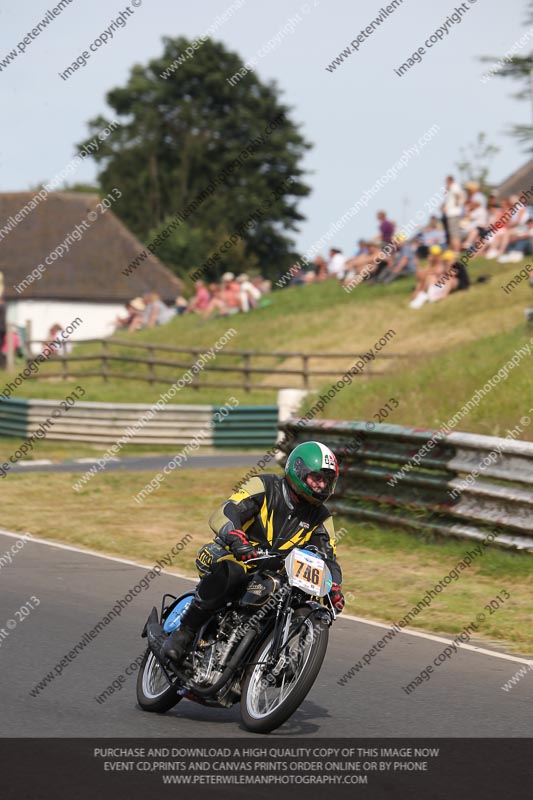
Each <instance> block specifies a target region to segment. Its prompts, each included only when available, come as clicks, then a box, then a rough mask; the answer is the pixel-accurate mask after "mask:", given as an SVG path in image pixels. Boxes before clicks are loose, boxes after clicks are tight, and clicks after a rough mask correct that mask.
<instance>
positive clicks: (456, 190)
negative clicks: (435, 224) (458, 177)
mask: <svg viewBox="0 0 533 800" xmlns="http://www.w3.org/2000/svg"><path fill="white" fill-rule="evenodd" d="M464 203H465V194H464V192H463V190H462V189H461V187H460V186H459V184H458V183H456V182H455V180H454V179H453V176H452V175H448V177H447V178H446V195H445V197H444V203H443V205H442V211H443V214H444V218H445V220H446V232H447V241H448V246H449V247H450V249H451V250H455V252H456V253H458V252H459V251H460V248H461V229H460V226H459V222H460V221H461V216H462V214H463V206H464Z"/></svg>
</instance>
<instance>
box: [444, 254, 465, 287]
mask: <svg viewBox="0 0 533 800" xmlns="http://www.w3.org/2000/svg"><path fill="white" fill-rule="evenodd" d="M442 261H443V264H444V276H443V277H444V278H445V279H446V280H449V281H450V289H449V292H448V294H451V293H452V292H462V291H464V290H465V289H468V288H469V287H470V277H469V275H468V271H467V269H466V267H465V265H464V264H463V262H462V261H459V260H458V259H457V254H456V253H454V251H453V250H446V252H444V253H443V254H442Z"/></svg>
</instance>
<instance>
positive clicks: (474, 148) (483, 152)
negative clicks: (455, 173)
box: [455, 133, 500, 193]
mask: <svg viewBox="0 0 533 800" xmlns="http://www.w3.org/2000/svg"><path fill="white" fill-rule="evenodd" d="M499 150H500V148H499V147H496V146H495V145H493V144H489V143H488V142H487V136H486V134H485V133H478V135H477V138H476V140H475V141H474V142H471V143H470V144H469V145H467V146H466V147H461V151H460V152H461V158H460V160H459V161H457V162H456V165H455V166H456V167H457V169H458V170H459V174H460V177H461V183H466V182H467V181H475V182H476V183H479V187H480V189H481V191H482V192H486V193H488V192H489V191H490V189H491V188H492V187H491V185H490V183H489V180H488V178H489V172H490V167H489V162H490V161H491V160H492V159H493V158H494V156H495V155H496V153H498V152H499Z"/></svg>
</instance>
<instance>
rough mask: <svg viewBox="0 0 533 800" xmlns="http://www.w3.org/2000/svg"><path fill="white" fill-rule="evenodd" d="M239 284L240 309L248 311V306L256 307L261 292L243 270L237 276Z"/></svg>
mask: <svg viewBox="0 0 533 800" xmlns="http://www.w3.org/2000/svg"><path fill="white" fill-rule="evenodd" d="M237 283H238V284H239V300H240V303H241V311H245V312H246V311H249V310H250V308H257V304H258V302H259V298H260V297H261V292H260V291H259V289H258V288H257V286H254V285H253V283H252V281H251V280H250V278H249V277H248V275H246V273H245V272H243V274H242V275H239V277H238V278H237Z"/></svg>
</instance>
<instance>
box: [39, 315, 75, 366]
mask: <svg viewBox="0 0 533 800" xmlns="http://www.w3.org/2000/svg"><path fill="white" fill-rule="evenodd" d="M63 336H64V335H63V326H62V325H60V324H59V323H57V322H56V324H55V325H52V327H51V328H50V330H49V331H48V336H47V337H46V342H45V345H44V347H43V351H42V355H44V357H45V358H53V357H54V356H59V357H61V356H66V355H68V354H69V353H70V350H71V346H70V344H69V343H68V342H66V341H64V340H63Z"/></svg>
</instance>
